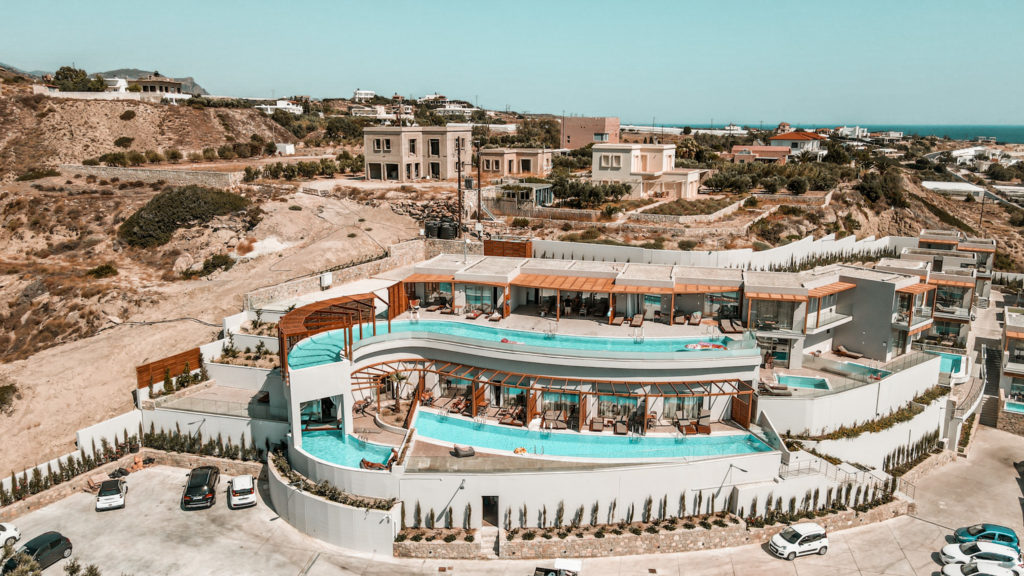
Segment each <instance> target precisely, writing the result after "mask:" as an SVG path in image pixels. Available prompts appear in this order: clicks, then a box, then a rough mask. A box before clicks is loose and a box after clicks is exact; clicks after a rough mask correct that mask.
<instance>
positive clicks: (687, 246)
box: [676, 239, 697, 251]
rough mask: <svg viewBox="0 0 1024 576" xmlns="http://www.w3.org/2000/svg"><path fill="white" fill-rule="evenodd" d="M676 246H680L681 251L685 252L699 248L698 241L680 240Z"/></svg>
mask: <svg viewBox="0 0 1024 576" xmlns="http://www.w3.org/2000/svg"><path fill="white" fill-rule="evenodd" d="M676 246H678V247H679V249H680V250H684V251H686V250H693V249H694V248H696V247H697V241H696V240H687V239H683V240H680V241H679V243H678V244H676Z"/></svg>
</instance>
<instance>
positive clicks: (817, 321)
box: [807, 312, 853, 330]
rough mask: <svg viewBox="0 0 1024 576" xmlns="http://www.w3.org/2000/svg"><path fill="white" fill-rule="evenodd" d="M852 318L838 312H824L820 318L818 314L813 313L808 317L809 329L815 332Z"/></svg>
mask: <svg viewBox="0 0 1024 576" xmlns="http://www.w3.org/2000/svg"><path fill="white" fill-rule="evenodd" d="M852 317H853V316H851V315H850V314H840V313H838V312H822V313H821V316H820V317H819V316H818V314H816V313H814V312H812V313H810V314H808V315H807V329H808V330H813V329H815V328H821V327H824V326H829V325H831V324H838V323H839V322H843V321H844V320H847V319H849V318H852Z"/></svg>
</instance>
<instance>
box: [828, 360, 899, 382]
mask: <svg viewBox="0 0 1024 576" xmlns="http://www.w3.org/2000/svg"><path fill="white" fill-rule="evenodd" d="M838 368H839V370H841V371H843V372H846V373H847V374H858V375H861V376H868V377H872V376H873V377H875V378H878V379H881V378H885V377H886V376H888V375H890V374H892V372H890V371H888V370H882V369H881V368H872V367H871V366H865V365H864V364H858V363H856V362H840V363H839V366H838Z"/></svg>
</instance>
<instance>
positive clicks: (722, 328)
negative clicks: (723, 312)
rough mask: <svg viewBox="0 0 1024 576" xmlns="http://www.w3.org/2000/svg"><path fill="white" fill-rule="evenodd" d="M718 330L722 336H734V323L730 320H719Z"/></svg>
mask: <svg viewBox="0 0 1024 576" xmlns="http://www.w3.org/2000/svg"><path fill="white" fill-rule="evenodd" d="M718 330H719V332H721V333H722V334H732V333H733V331H732V322H730V321H728V320H723V319H721V318H719V319H718Z"/></svg>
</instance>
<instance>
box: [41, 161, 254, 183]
mask: <svg viewBox="0 0 1024 576" xmlns="http://www.w3.org/2000/svg"><path fill="white" fill-rule="evenodd" d="M60 171H61V172H62V173H63V174H64V175H65V176H69V175H74V174H83V175H85V176H95V177H97V178H102V179H104V180H110V179H111V178H118V179H120V180H123V181H125V182H133V181H140V182H147V183H150V182H158V181H163V182H166V183H167V184H169V185H171V186H189V185H193V184H194V185H196V186H206V187H208V188H231V187H232V186H235V185H237V184H239V183H241V182H242V173H241V172H208V171H205V170H166V169H154V168H121V167H118V166H83V165H81V164H61V165H60Z"/></svg>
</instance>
